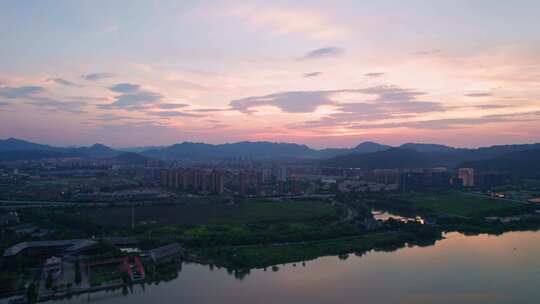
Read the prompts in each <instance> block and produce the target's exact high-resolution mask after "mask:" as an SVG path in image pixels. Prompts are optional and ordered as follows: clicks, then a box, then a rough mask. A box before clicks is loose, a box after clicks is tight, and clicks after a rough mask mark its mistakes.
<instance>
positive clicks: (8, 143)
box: [0, 138, 61, 152]
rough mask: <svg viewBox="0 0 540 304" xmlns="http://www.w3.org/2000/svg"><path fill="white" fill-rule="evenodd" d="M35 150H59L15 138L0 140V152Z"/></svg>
mask: <svg viewBox="0 0 540 304" xmlns="http://www.w3.org/2000/svg"><path fill="white" fill-rule="evenodd" d="M36 150H42V151H59V150H61V148H56V147H52V146H48V145H41V144H36V143H32V142H29V141H25V140H21V139H16V138H8V139H4V140H1V139H0V152H7V151H36Z"/></svg>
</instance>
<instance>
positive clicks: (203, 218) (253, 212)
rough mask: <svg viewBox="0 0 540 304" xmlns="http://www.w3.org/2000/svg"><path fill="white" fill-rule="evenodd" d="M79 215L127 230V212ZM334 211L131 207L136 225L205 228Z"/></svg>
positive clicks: (265, 204)
mask: <svg viewBox="0 0 540 304" xmlns="http://www.w3.org/2000/svg"><path fill="white" fill-rule="evenodd" d="M80 214H82V215H84V216H85V217H86V218H88V219H90V220H91V221H93V222H95V223H96V224H98V225H103V226H111V225H112V226H116V227H124V228H125V227H129V226H130V225H131V208H129V207H109V208H88V209H86V210H81V211H80ZM336 215H337V214H336V210H335V208H333V207H332V206H331V205H330V204H328V203H326V202H322V201H286V202H271V201H262V202H259V201H249V200H248V201H244V202H241V203H238V204H182V205H151V206H150V205H148V206H137V207H135V220H136V222H137V224H138V225H139V224H142V225H147V226H164V225H208V224H246V223H257V222H268V221H283V220H285V221H286V220H304V219H311V218H320V217H336Z"/></svg>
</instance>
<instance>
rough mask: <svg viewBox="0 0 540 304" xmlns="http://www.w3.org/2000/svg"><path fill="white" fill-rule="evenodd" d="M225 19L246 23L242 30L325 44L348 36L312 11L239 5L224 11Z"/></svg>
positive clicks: (334, 23)
mask: <svg viewBox="0 0 540 304" xmlns="http://www.w3.org/2000/svg"><path fill="white" fill-rule="evenodd" d="M269 3H270V2H269ZM225 15H226V16H228V17H236V18H239V19H241V20H243V21H244V22H246V23H247V26H246V27H245V28H249V29H254V30H257V31H261V30H265V31H268V32H270V33H271V34H274V35H288V34H301V35H303V36H305V37H307V38H312V39H319V40H327V39H336V38H344V37H346V36H348V35H349V33H350V31H349V29H347V28H345V27H342V26H340V25H338V23H337V22H336V21H334V20H329V18H328V16H326V15H324V14H323V13H321V12H316V11H313V10H303V9H291V8H276V7H261V6H260V5H259V6H253V5H252V6H250V5H243V6H241V7H236V8H233V9H229V10H227V11H226V13H225Z"/></svg>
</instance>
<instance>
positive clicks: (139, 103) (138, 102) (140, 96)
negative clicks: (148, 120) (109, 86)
mask: <svg viewBox="0 0 540 304" xmlns="http://www.w3.org/2000/svg"><path fill="white" fill-rule="evenodd" d="M161 98H163V96H162V95H161V94H159V93H155V92H151V91H138V92H135V93H128V94H121V95H118V96H116V97H115V99H114V100H115V101H114V102H113V103H110V104H102V105H99V106H98V108H100V109H125V110H137V109H143V108H146V107H147V106H149V105H152V104H155V103H157V102H159V101H160V100H161Z"/></svg>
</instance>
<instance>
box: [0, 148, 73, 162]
mask: <svg viewBox="0 0 540 304" xmlns="http://www.w3.org/2000/svg"><path fill="white" fill-rule="evenodd" d="M75 156H76V155H73V154H70V153H66V152H58V151H48V150H19V151H17V150H15V151H3V152H0V161H17V160H40V159H47V158H60V157H75Z"/></svg>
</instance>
